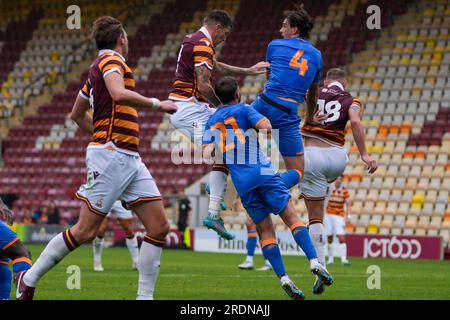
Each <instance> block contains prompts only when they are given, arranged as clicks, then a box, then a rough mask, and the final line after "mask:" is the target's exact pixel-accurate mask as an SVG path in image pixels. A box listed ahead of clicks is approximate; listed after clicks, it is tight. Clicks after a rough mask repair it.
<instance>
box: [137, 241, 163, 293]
mask: <svg viewBox="0 0 450 320" xmlns="http://www.w3.org/2000/svg"><path fill="white" fill-rule="evenodd" d="M161 251H162V248H161V247H157V246H155V245H153V244H151V243H148V242H145V241H144V242H143V243H142V246H141V252H140V256H139V268H138V269H139V286H138V294H137V299H136V300H153V292H154V290H155V285H156V279H157V278H158V274H159V264H160V260H161Z"/></svg>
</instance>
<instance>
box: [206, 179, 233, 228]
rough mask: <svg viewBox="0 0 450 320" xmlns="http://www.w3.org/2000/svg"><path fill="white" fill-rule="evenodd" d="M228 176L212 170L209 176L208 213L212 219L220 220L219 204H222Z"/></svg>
mask: <svg viewBox="0 0 450 320" xmlns="http://www.w3.org/2000/svg"><path fill="white" fill-rule="evenodd" d="M227 177H228V175H227V174H225V173H224V172H222V171H216V170H213V171H211V173H210V174H209V190H210V195H209V206H208V211H209V212H210V215H211V216H212V217H213V218H214V219H219V218H220V203H221V202H222V200H223V198H224V195H225V189H226V187H227Z"/></svg>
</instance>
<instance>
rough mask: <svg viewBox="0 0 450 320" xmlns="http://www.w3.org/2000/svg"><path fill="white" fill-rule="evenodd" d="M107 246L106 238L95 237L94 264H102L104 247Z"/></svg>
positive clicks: (93, 247) (93, 242)
mask: <svg viewBox="0 0 450 320" xmlns="http://www.w3.org/2000/svg"><path fill="white" fill-rule="evenodd" d="M104 245H105V238H100V237H95V239H94V241H92V249H93V252H94V262H100V263H101V262H102V253H103V247H104Z"/></svg>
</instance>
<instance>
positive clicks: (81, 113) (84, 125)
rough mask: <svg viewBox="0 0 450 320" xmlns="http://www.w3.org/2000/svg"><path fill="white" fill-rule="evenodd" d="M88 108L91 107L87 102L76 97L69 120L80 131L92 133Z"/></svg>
mask: <svg viewBox="0 0 450 320" xmlns="http://www.w3.org/2000/svg"><path fill="white" fill-rule="evenodd" d="M90 108H91V105H90V104H89V101H88V100H87V99H85V98H83V97H82V96H80V95H78V96H77V99H76V100H75V104H74V105H73V108H72V112H71V113H70V115H69V118H70V119H71V120H72V121H74V122H75V123H76V124H77V125H78V126H79V127H80V129H81V130H83V131H87V132H89V133H93V132H94V124H93V123H92V117H91V116H90V115H89V113H88V111H89V109H90Z"/></svg>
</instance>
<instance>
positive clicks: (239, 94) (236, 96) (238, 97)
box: [235, 87, 241, 103]
mask: <svg viewBox="0 0 450 320" xmlns="http://www.w3.org/2000/svg"><path fill="white" fill-rule="evenodd" d="M235 98H236V101H237V102H238V103H240V102H241V90H239V87H238V88H237V90H236V95H235Z"/></svg>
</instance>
